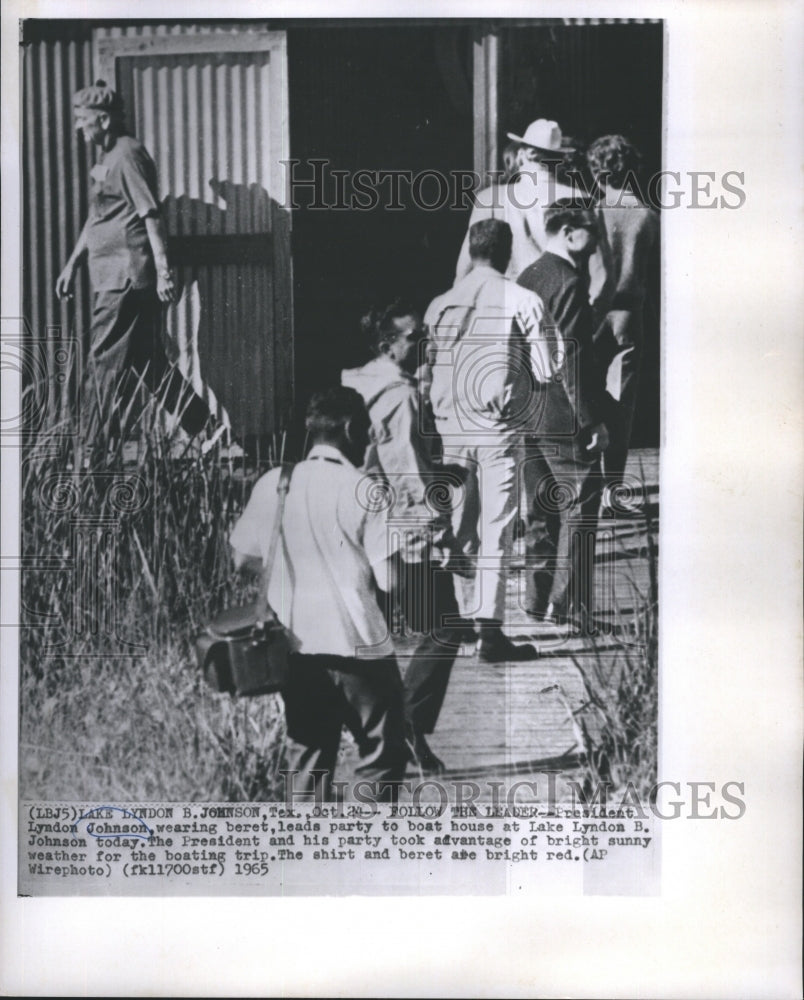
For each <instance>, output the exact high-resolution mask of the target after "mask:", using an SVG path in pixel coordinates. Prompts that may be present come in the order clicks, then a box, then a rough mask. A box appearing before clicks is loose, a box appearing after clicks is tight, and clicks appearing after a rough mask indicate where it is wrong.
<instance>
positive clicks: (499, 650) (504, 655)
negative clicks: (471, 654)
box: [477, 628, 539, 663]
mask: <svg viewBox="0 0 804 1000" xmlns="http://www.w3.org/2000/svg"><path fill="white" fill-rule="evenodd" d="M538 655H539V653H538V650H537V649H536V647H535V646H532V645H531V644H530V643H523V644H517V643H515V642H511V640H510V639H509V638H508V636H507V635H506V634H505V633H504V632H503V631H502V630H501V629H499V628H497V629H495V628H492V629H482V628H481V631H480V639H479V640H478V643H477V658H478V659H479V660H480V661H481V663H514V662H521V661H523V660H535V659H536V658H537V656H538Z"/></svg>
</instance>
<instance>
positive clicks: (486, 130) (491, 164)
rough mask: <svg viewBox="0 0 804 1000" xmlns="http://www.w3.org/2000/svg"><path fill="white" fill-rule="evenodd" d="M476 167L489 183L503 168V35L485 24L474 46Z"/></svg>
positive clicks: (484, 182) (485, 181)
mask: <svg viewBox="0 0 804 1000" xmlns="http://www.w3.org/2000/svg"><path fill="white" fill-rule="evenodd" d="M473 63H474V72H473V82H474V124H475V133H474V136H475V171H476V172H477V173H478V174H480V175H481V177H482V178H483V180H482V182H481V184H482V185H484V184H486V183H487V174H488V173H489V172H490V171H494V170H497V169H499V166H498V158H497V127H498V126H497V111H498V109H497V93H498V80H499V72H498V70H499V36H498V35H497V34H496V33H495V31H494V30H493V29H489V28H483V27H481V28H480V29H479V30H478V34H477V36H476V38H475V43H474V46H473Z"/></svg>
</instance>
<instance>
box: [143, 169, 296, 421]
mask: <svg viewBox="0 0 804 1000" xmlns="http://www.w3.org/2000/svg"><path fill="white" fill-rule="evenodd" d="M209 188H210V191H211V198H210V201H202V200H201V199H198V198H191V197H190V196H188V195H181V196H180V197H175V196H173V195H170V196H168V197H167V198H165V199H164V201H163V202H162V207H163V211H164V215H165V218H166V220H167V225H168V232H169V234H170V253H171V259H172V261H173V263H174V264H175V266H176V267H177V269H178V272H179V275H180V279H181V289H180V300H179V302H178V303H177V304H176V305H175V306H174V307H172V308H171V309H170V310H169V312H168V320H167V323H168V333H169V335H170V339H171V341H172V342H173V343H172V350H173V352H174V360H176V361H177V362H178V363H179V365H180V367H181V368H182V370H183V371H184V373H185V375H186V376H187V377H188V378H189V379H190V380H191V381H192V383H193V385H194V387H195V388H196V391H198V392H200V393H201V394H202V395H204V397H205V398H206V399H207V400H208V401H209V402H210V404H211V405H212V406H213V407H215V408H220V407H222V408H223V409H224V410H225V411H226V414H227V415H228V418H229V422H230V423H231V426H232V428H233V429H234V432H235V434H236V435H247V436H251V435H266V434H270V433H271V432H272V431H274V430H275V429H277V428H281V426H282V424H283V422H284V421H285V420H286V419H287V416H288V411H289V408H290V405H291V385H292V342H291V341H292V337H291V328H290V280H289V268H288V264H289V255H290V248H289V239H290V231H289V230H290V216H289V213H288V212H287V211H286V210H285V209H283V208H282V207H281V206H280V205H279V204H278V202H276V201H275V200H274V199H273V198H271V196H270V195H269V193H268V192H267V191H266V190H265V188H263V187H262V186H261V185H260V184H256V183H255V184H235V183H233V182H231V181H225V180H219V179H217V178H212V179H210V181H209ZM215 201H223V202H225V207H224V208H221V207H219V205H218V204H215ZM216 404H217V405H216Z"/></svg>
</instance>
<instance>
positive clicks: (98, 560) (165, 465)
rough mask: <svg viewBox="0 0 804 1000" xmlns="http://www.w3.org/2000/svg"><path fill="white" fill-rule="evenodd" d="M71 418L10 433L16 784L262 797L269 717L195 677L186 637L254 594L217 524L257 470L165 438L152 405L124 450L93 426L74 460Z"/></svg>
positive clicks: (92, 793)
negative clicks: (16, 568) (87, 454)
mask: <svg viewBox="0 0 804 1000" xmlns="http://www.w3.org/2000/svg"><path fill="white" fill-rule="evenodd" d="M72 430H73V428H71V427H70V426H69V425H60V426H53V427H50V428H49V429H47V430H46V431H43V432H40V433H38V434H37V435H36V436H35V437H33V438H31V439H30V440H28V441H27V442H25V448H24V452H23V456H24V457H23V467H22V553H23V567H24V568H23V577H22V608H23V612H22V615H23V617H22V621H21V626H22V627H21V641H20V659H21V667H20V692H21V699H20V700H21V717H20V733H21V735H20V786H21V793H22V795H23V796H24V797H27V798H43V799H59V798H61V799H92V800H96V801H97V800H105V799H109V800H111V801H113V802H119V801H125V800H162V801H191V800H206V801H215V800H219V801H227V800H235V799H257V800H271V799H273V798H276V796H277V792H278V780H277V771H278V769H279V767H280V766H281V755H282V747H283V743H284V736H283V727H284V721H283V713H282V709H281V703H280V702H279V700H278V698H277V697H276V696H267V697H262V698H254V699H249V700H244V701H240V702H237V701H235V700H233V699H232V698H231V697H230V696H228V695H218V694H215V693H214V692H212V691H210V690H209V689H207V688H205V686H204V684H203V683H202V681H201V679H200V677H199V675H198V671H197V669H196V664H195V659H194V654H193V649H192V636H193V634H194V633H195V632H196V631H197V630H198V629H199V628H200V627H201V625H202V623H203V621H204V620H205V619H207V618H208V617H209V616H210V615H211V614H213V613H214V612H216V611H217V610H219V609H221V608H222V607H225V606H227V605H230V604H235V603H241V602H244V601H247V600H250V599H251V598H252V597H253V588H254V586H255V585H256V584H255V583H254V582H251V583H250V584H249V583H247V582H244V581H241V580H239V579H238V578H236V577H235V576H234V574H233V573H232V570H231V561H230V552H229V548H228V536H229V532H230V530H231V527H232V524H233V523H234V520H235V519H236V517H237V516H238V514H239V513H240V511H241V510H242V507H243V503H244V500H245V499H246V498H247V497H248V494H249V492H250V489H251V486H252V484H253V482H254V481H255V480H256V478H257V477H258V475H260V474H262V472H264V471H265V469H266V468H268V467H269V466H270V464H272V461H273V460H275V459H276V458H278V457H279V456H278V455H277V454H276V451H275V452H274V454H273V455H271V456H269V457H268V460H267V461H266V463H265V466H264V467H263V468H260V469H257V468H253V469H250V470H245V469H244V468H243V467H242V465H240V464H239V463H238V464H234V463H232V462H227V461H221V456H220V453H219V452H218V451H217V450H216V449H213V451H212V452H210V454H209V455H207V456H204V457H202V456H201V455H200V452H199V451H198V449H193V448H192V447H186V446H183V445H179V444H178V439H177V436H176V435H173V434H168V433H167V432H166V431H165V429H164V422H163V420H162V418H161V417H160V416H159V414H158V412H157V410H156V408H155V407H154V406H153V405H151V406H149V407H146V409H145V410H144V411H143V413H142V415H141V416H140V417H139V418H138V419H137V421H136V423H135V424H134V437H135V440H136V441H137V446H136V454H135V455H132V456H131V458H132V460H130V461H128V460H127V461H124V452H123V447H122V443H121V442H120V441H119V440H117V441H115V439H114V438H113V436H112V432H111V427H110V426H107V427H104V429H103V431H102V434H101V440H100V442H96V443H95V444H96V449H95V451H96V455H97V454H100V455H102V456H103V458H102V462H100V463H96V464H93V467H92V468H91V469H84V468H82V467H81V463H80V458H79V457H78V456H77V454H76V450H75V447H74V442H75V440H76V439H75V437H74V436H71V432H72Z"/></svg>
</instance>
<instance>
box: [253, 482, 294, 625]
mask: <svg viewBox="0 0 804 1000" xmlns="http://www.w3.org/2000/svg"><path fill="white" fill-rule="evenodd" d="M292 475H293V465H292V464H284V465H283V466H282V471H281V472H280V474H279V482H278V483H277V484H276V492H277V504H276V515H275V516H274V524H273V528H272V529H271V542H270V544H269V546H268V555H267V556H266V557H265V562H264V563H263V566H262V575H261V577H260V597H259V600H260V602H261V604H260V611H259V615H258V618H260V619H264V616H266V615H267V613H268V585H269V584H270V582H271V571H272V570H273V568H274V559H275V558H276V547H277V544H278V543H279V532H280V530H281V528H282V517H283V515H284V513H285V498H286V497H287V495H288V490H289V489H290V478H291V476H292Z"/></svg>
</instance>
